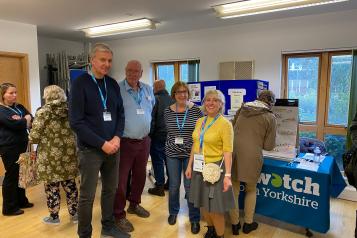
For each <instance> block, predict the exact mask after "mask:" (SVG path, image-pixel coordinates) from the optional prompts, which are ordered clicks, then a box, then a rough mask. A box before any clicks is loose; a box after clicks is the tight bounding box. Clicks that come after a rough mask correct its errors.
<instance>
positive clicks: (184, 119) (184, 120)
mask: <svg viewBox="0 0 357 238" xmlns="http://www.w3.org/2000/svg"><path fill="white" fill-rule="evenodd" d="M187 112H188V107H186V111H185V116H184V117H183V120H182V124H181V126H180V123H179V119H178V116H177V104H176V124H177V127H178V129H179V130H180V135H181V134H182V131H183V127H184V126H185V122H186V117H187Z"/></svg>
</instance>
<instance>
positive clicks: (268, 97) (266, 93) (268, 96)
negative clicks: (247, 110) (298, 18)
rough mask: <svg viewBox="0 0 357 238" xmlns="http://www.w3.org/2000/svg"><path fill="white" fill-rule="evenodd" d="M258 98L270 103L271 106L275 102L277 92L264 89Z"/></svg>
mask: <svg viewBox="0 0 357 238" xmlns="http://www.w3.org/2000/svg"><path fill="white" fill-rule="evenodd" d="M258 100H259V101H262V102H264V103H266V104H268V105H269V106H270V107H272V106H274V104H275V101H276V100H275V94H274V93H273V92H272V91H270V90H262V91H260V93H259V96H258Z"/></svg>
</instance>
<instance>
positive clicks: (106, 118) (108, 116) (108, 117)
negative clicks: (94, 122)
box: [103, 112, 112, 121]
mask: <svg viewBox="0 0 357 238" xmlns="http://www.w3.org/2000/svg"><path fill="white" fill-rule="evenodd" d="M103 120H104V121H112V114H111V113H110V112H103Z"/></svg>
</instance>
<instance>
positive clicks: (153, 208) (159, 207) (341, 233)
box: [0, 179, 357, 238]
mask: <svg viewBox="0 0 357 238" xmlns="http://www.w3.org/2000/svg"><path fill="white" fill-rule="evenodd" d="M151 186H152V182H151V181H150V180H149V179H147V182H146V186H145V190H144V193H143V196H142V205H143V206H144V207H145V208H146V209H148V210H149V211H150V212H151V216H150V217H149V218H146V219H144V218H139V217H136V216H135V215H131V214H128V217H127V218H128V219H129V220H130V221H131V222H132V223H133V224H134V227H135V230H134V232H132V233H131V234H132V237H135V238H176V237H178V238H184V237H185V238H190V237H192V238H193V237H203V236H204V233H205V232H206V228H205V227H204V226H205V223H204V222H203V221H201V228H202V229H201V232H200V233H199V234H198V235H192V234H191V232H190V223H189V221H188V216H187V213H188V212H187V206H186V201H185V200H184V199H183V197H181V207H182V208H181V210H180V214H179V216H178V221H177V223H176V225H174V226H170V225H168V223H167V216H168V208H167V199H168V193H167V192H166V196H165V197H157V196H151V195H149V194H148V193H147V189H148V188H149V187H151ZM100 190H101V184H100V183H98V188H97V195H96V200H95V205H94V210H93V221H92V225H93V238H99V237H100V229H101V226H100V203H99V197H100ZM27 195H28V198H29V199H30V201H31V202H33V203H34V204H35V206H34V207H33V208H30V209H26V210H25V214H23V215H20V216H17V217H4V216H2V215H0V237H1V238H71V237H77V236H76V231H77V226H76V225H75V224H72V223H70V221H69V216H68V212H67V208H66V205H65V199H62V203H61V212H60V219H61V224H60V225H58V226H53V225H46V224H43V223H42V218H43V217H44V216H47V215H48V212H47V207H46V200H45V194H44V189H43V185H38V186H36V187H33V188H30V189H28V191H27ZM181 195H183V193H181ZM62 197H63V198H65V196H64V195H62ZM0 203H1V204H2V197H0ZM356 208H357V204H356V203H355V202H351V201H346V200H341V199H331V228H330V230H329V232H328V233H327V234H321V233H317V232H314V237H326V238H352V237H354V224H355V210H356ZM282 212H283V211H282ZM257 221H258V222H259V228H258V230H256V231H254V232H251V233H250V234H249V235H245V234H243V233H241V234H240V235H239V236H233V235H232V234H231V229H230V225H229V224H228V223H227V229H226V232H225V237H226V238H227V237H241V238H253V237H254V238H255V237H260V238H298V237H305V235H304V229H302V228H299V227H296V226H292V225H288V224H282V223H279V222H277V221H272V220H271V219H267V218H263V217H259V216H258V217H257Z"/></svg>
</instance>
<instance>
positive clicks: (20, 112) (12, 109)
mask: <svg viewBox="0 0 357 238" xmlns="http://www.w3.org/2000/svg"><path fill="white" fill-rule="evenodd" d="M5 107H7V108H9V109H10V110H11V111H13V112H15V113H16V115H19V116H20V117H22V111H21V110H20V109H18V108H17V107H16V105H15V106H14V108H12V107H10V106H5Z"/></svg>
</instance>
